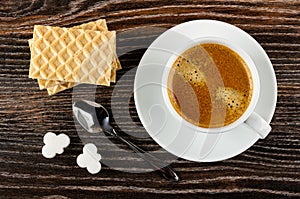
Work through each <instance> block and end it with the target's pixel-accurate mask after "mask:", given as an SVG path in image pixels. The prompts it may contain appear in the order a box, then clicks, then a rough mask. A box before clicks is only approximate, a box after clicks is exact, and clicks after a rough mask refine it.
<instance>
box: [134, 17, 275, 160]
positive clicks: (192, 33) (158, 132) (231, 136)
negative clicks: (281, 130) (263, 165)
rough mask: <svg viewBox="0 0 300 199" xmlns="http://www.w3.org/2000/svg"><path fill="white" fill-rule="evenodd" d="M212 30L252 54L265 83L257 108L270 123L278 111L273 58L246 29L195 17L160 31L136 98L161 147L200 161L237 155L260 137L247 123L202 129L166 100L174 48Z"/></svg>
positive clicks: (136, 87) (146, 58) (139, 77)
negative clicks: (165, 79) (164, 86)
mask: <svg viewBox="0 0 300 199" xmlns="http://www.w3.org/2000/svg"><path fill="white" fill-rule="evenodd" d="M208 36H214V37H223V38H225V39H227V40H229V41H232V42H234V43H236V44H237V45H239V47H240V48H242V49H243V50H244V51H245V52H247V53H248V55H249V56H250V57H251V58H252V60H253V61H254V63H255V64H256V66H257V70H258V73H259V76H260V85H261V90H260V97H259V100H258V103H257V106H256V108H255V112H256V113H258V114H260V115H261V116H262V117H263V118H264V119H265V120H266V121H267V122H268V123H270V121H271V119H272V116H273V114H274V111H275V106H276V99H277V84H276V77H275V73H274V69H273V67H272V64H271V62H270V60H269V58H268V56H267V54H266V53H265V51H264V50H263V48H262V47H261V46H260V45H259V43H258V42H257V41H256V40H255V39H253V38H252V37H251V36H250V35H249V34H247V33H246V32H244V31H243V30H241V29H239V28H237V27H235V26H233V25H230V24H227V23H224V22H220V21H214V20H195V21H189V22H186V23H183V24H180V25H177V26H175V27H173V28H171V29H169V30H167V31H166V32H164V33H163V34H162V35H160V36H159V37H158V38H157V39H156V40H155V41H154V42H153V43H152V44H151V45H150V47H149V48H148V50H147V51H146V52H145V54H144V56H143V58H142V60H141V61H140V64H139V67H138V69H137V72H136V77H135V82H134V91H135V92H134V98H135V104H136V108H137V112H138V115H139V117H140V119H141V122H142V124H143V125H144V127H145V129H146V130H147V132H148V133H149V135H150V136H151V137H152V138H153V139H154V140H155V141H156V142H157V143H158V144H159V145H160V146H161V147H163V148H164V149H166V150H167V151H169V152H170V153H172V154H174V155H176V156H178V157H181V158H184V159H187V160H192V161H197V162H213V161H220V160H224V159H228V158H231V157H234V156H236V155H238V154H240V153H242V152H244V151H245V150H247V149H248V148H249V147H251V146H252V145H253V144H254V143H255V142H256V141H257V140H258V139H259V136H258V135H257V134H256V133H255V132H253V130H252V129H250V128H248V127H247V126H246V125H240V126H238V127H237V128H235V129H232V130H230V131H228V132H225V133H222V134H219V135H216V134H206V133H201V132H197V131H196V130H195V129H193V128H191V127H188V126H184V125H182V124H181V122H180V121H179V122H178V118H177V119H176V118H175V116H174V115H172V114H171V111H170V110H169V109H168V108H167V106H166V104H165V102H164V99H163V94H162V88H161V87H162V86H161V85H162V84H161V81H162V74H163V70H164V66H165V64H166V63H167V61H168V59H169V58H170V56H171V55H172V53H171V52H172V49H173V50H174V49H178V48H180V46H183V45H184V44H185V43H186V42H188V41H190V40H193V39H196V38H199V37H208ZM210 142H211V143H210ZM203 146H210V147H203Z"/></svg>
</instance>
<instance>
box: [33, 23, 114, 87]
mask: <svg viewBox="0 0 300 199" xmlns="http://www.w3.org/2000/svg"><path fill="white" fill-rule="evenodd" d="M113 44H115V32H114V31H106V32H99V31H90V30H82V29H68V28H59V27H50V26H35V29H34V36H33V45H34V48H33V49H32V54H31V64H30V72H29V77H31V78H37V79H45V80H59V81H65V82H81V83H92V84H100V85H109V81H110V76H111V67H112V60H113V55H115V45H113ZM108 73H109V74H108Z"/></svg>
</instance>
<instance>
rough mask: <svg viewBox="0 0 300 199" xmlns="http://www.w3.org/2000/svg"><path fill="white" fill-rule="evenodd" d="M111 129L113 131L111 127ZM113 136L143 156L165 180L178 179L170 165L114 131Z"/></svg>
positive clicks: (176, 180) (175, 180)
mask: <svg viewBox="0 0 300 199" xmlns="http://www.w3.org/2000/svg"><path fill="white" fill-rule="evenodd" d="M113 131H115V130H114V129H113ZM115 136H116V137H117V138H119V139H120V140H121V141H122V142H124V143H125V144H127V145H128V146H129V147H130V148H131V149H132V150H134V152H136V153H137V154H138V155H139V156H140V157H141V158H143V159H144V160H145V161H147V162H148V163H149V164H150V165H151V166H153V167H154V169H155V170H157V171H158V172H160V174H161V175H162V176H163V177H164V178H165V179H167V180H171V181H174V182H178V181H179V176H178V175H177V173H176V172H175V171H174V169H173V168H172V167H171V166H168V165H166V163H164V162H163V161H161V160H160V159H158V158H157V157H155V156H153V155H151V154H149V153H147V152H145V151H144V150H143V149H141V148H139V147H138V146H136V145H135V144H133V143H132V142H130V141H127V140H125V139H124V138H123V137H122V136H120V135H119V134H117V133H116V132H115Z"/></svg>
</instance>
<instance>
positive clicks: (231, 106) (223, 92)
mask: <svg viewBox="0 0 300 199" xmlns="http://www.w3.org/2000/svg"><path fill="white" fill-rule="evenodd" d="M248 95H249V93H248V91H238V90H236V89H233V88H230V87H219V88H218V89H217V91H216V99H217V100H220V101H221V102H222V103H223V105H225V106H226V108H227V117H228V120H235V119H236V118H238V117H240V116H241V115H242V114H243V113H244V112H245V110H246V109H247V107H248V105H249V98H248V97H247V96H248Z"/></svg>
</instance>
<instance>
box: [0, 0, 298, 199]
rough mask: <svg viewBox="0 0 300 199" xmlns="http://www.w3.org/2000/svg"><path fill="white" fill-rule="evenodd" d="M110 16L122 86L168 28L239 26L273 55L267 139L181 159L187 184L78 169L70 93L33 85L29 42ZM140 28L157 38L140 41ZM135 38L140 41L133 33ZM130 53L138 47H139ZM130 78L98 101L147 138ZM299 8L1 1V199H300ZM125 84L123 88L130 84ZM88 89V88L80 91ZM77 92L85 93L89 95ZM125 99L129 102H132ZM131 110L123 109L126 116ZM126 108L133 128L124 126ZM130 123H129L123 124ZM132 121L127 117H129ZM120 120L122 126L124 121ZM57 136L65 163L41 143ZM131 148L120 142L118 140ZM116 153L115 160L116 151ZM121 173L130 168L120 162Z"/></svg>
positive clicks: (113, 0)
mask: <svg viewBox="0 0 300 199" xmlns="http://www.w3.org/2000/svg"><path fill="white" fill-rule="evenodd" d="M99 18H105V19H107V22H108V28H109V29H110V30H116V31H117V32H118V35H119V34H121V33H123V32H126V31H128V30H133V31H131V36H130V37H128V38H127V39H128V40H119V41H118V51H122V50H124V49H131V48H132V49H133V51H130V52H128V53H126V54H124V55H123V56H121V57H120V61H121V63H122V66H123V70H121V71H119V72H118V79H120V78H121V77H122V75H124V74H125V73H126V72H128V71H130V70H131V69H134V68H135V67H136V66H137V65H138V63H139V60H140V59H141V57H142V55H143V53H144V52H145V46H143V45H141V46H139V45H140V44H141V41H143V42H145V43H144V44H145V45H149V44H150V43H151V42H152V41H153V40H154V39H155V38H156V37H157V36H158V35H159V34H161V33H162V32H163V31H162V30H164V29H165V28H170V27H173V26H175V25H177V24H179V23H182V22H185V21H189V20H195V19H216V20H221V21H225V22H228V23H231V24H233V25H236V26H238V27H240V28H242V29H243V30H245V31H246V32H248V33H249V34H250V35H251V36H253V37H254V38H255V39H256V40H257V41H258V42H259V43H260V44H261V45H262V46H263V48H264V49H265V50H266V52H267V54H268V55H269V57H270V59H271V61H272V63H273V66H274V69H275V72H276V76H277V81H278V102H277V108H276V111H275V115H274V118H273V120H272V122H271V126H272V128H273V130H272V132H271V133H270V135H269V136H268V137H267V138H266V139H264V140H259V141H258V142H257V143H256V144H255V145H254V146H252V147H251V148H250V149H249V150H247V151H246V152H244V153H242V154H240V155H238V156H236V157H234V158H231V159H228V160H225V161H220V162H214V163H194V162H190V161H186V160H183V159H178V160H176V161H175V162H174V163H172V166H173V167H174V168H175V169H176V170H177V171H178V172H179V174H180V176H181V178H182V180H181V181H180V182H179V183H171V182H168V181H166V180H164V179H163V178H161V177H160V176H159V175H158V174H157V173H155V172H150V173H138V174H133V173H126V172H121V171H117V170H114V169H111V168H110V167H108V166H105V165H102V166H103V168H102V170H101V172H100V173H99V174H97V175H91V174H89V173H88V172H87V171H86V170H85V169H81V168H79V167H78V166H77V165H76V157H77V156H78V155H79V154H80V153H81V152H82V147H83V144H82V142H81V139H80V138H79V136H78V132H77V130H76V128H75V125H74V120H73V115H72V107H71V104H72V95H74V93H73V92H72V89H71V90H68V91H65V92H62V93H59V94H57V95H54V96H51V97H49V96H48V95H47V93H46V91H40V90H39V88H38V86H37V83H36V82H35V81H34V80H32V79H29V78H28V69H29V60H30V50H29V47H28V43H27V40H28V39H30V38H31V37H32V30H33V25H35V24H43V25H53V26H66V27H71V26H74V25H79V24H81V23H84V22H89V21H92V20H96V19H99ZM143 27H158V29H157V31H152V32H143V33H139V30H141V28H143ZM133 32H136V34H135V35H134V34H132V33H133ZM133 46H134V47H133ZM133 79H134V73H132V74H131V76H130V75H129V76H127V80H126V81H125V83H124V84H123V86H122V87H121V88H122V89H121V90H119V94H120V95H119V98H118V99H117V100H115V101H113V102H111V96H112V93H113V91H114V88H115V86H114V85H112V86H111V87H101V86H99V87H98V88H97V90H96V101H97V102H100V103H102V104H103V105H104V106H106V107H107V108H109V110H110V111H111V108H112V107H120V106H118V104H119V105H120V103H123V102H124V100H125V102H128V101H129V104H128V103H127V107H125V109H124V107H123V108H120V109H117V110H116V113H117V115H118V116H119V118H121V120H120V121H121V123H120V124H117V122H116V121H115V120H113V121H112V122H113V125H114V126H119V127H120V125H122V126H123V127H125V128H126V129H128V130H130V129H131V130H132V132H135V133H140V134H146V131H145V130H143V129H142V128H141V127H140V128H137V129H138V130H135V128H133V127H132V124H134V125H139V126H140V125H141V124H140V122H139V120H138V116H137V113H136V110H135V106H134V100H133V97H132V96H129V97H128V95H127V94H128V93H130V92H131V90H132V86H133ZM299 80H300V2H299V1H298V0H266V1H262V0H253V1H251V0H238V1H233V0H229V1H228V0H226V1H223V0H218V1H187V0H183V1H176V2H175V1H174V2H173V3H172V1H168V0H147V1H142V0H128V1H122V0H110V1H98V2H96V1H86V0H79V1H68V0H60V1H55V0H44V1H42V0H23V1H12V0H6V1H4V0H3V1H1V2H0V82H1V83H0V107H1V108H0V164H1V166H0V198H33V197H45V198H47V197H50V198H51V197H52V198H54V197H57V198H193V197H195V198H197V197H199V198H286V197H295V198H296V197H298V198H299V197H300V164H299V163H300V155H299V152H300V143H299V138H300V133H299V132H300V81H299ZM126 82H127V83H126ZM83 89H84V88H83ZM83 89H82V90H80V89H79V92H78V93H77V94H82V95H83V96H84V95H85V92H84V90H83ZM126 93H127V94H126ZM124 110H125V111H124ZM126 110H127V112H128V110H129V116H131V118H132V121H131V122H126V121H127V120H126V119H124V118H126V117H127V116H128V114H126V113H125V112H126ZM122 116H124V118H123V119H124V121H123V120H122ZM127 119H128V118H127ZM122 121H123V123H122ZM48 131H52V132H55V133H57V134H58V133H65V134H67V135H69V136H70V138H71V144H70V146H69V147H68V148H67V149H66V150H65V152H64V153H63V154H62V155H58V156H57V157H55V158H53V159H46V158H43V156H42V154H41V148H42V146H43V135H44V134H45V133H46V132H48ZM127 138H128V139H131V140H132V141H133V142H135V143H136V144H137V145H139V146H141V147H143V148H144V149H146V150H156V149H159V146H158V145H157V144H156V143H155V142H154V141H152V140H151V139H150V138H145V139H142V138H139V139H138V138H134V137H130V136H127ZM112 141H113V142H115V143H116V144H117V145H119V146H121V147H123V148H125V149H126V147H125V146H123V145H122V144H121V143H118V142H117V141H114V140H112ZM112 153H114V152H112ZM114 158H115V161H116V162H118V161H119V163H120V167H122V166H126V164H127V163H128V162H130V160H128V159H127V157H126V156H124V157H119V156H116V157H114Z"/></svg>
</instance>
